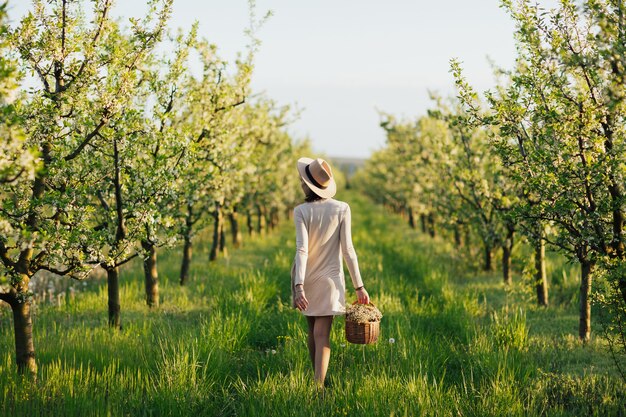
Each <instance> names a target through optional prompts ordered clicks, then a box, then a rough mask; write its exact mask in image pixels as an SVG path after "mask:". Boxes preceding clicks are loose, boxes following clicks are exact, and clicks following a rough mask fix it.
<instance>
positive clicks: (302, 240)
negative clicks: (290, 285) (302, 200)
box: [293, 207, 309, 285]
mask: <svg viewBox="0 0 626 417" xmlns="http://www.w3.org/2000/svg"><path fill="white" fill-rule="evenodd" d="M293 219H294V222H295V224H296V259H295V269H296V271H295V279H294V285H298V284H304V276H305V274H306V262H307V259H308V257H309V232H308V231H307V229H306V224H305V223H304V217H303V215H302V211H301V210H298V208H297V207H296V208H295V209H294V211H293Z"/></svg>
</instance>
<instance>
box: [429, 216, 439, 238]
mask: <svg viewBox="0 0 626 417" xmlns="http://www.w3.org/2000/svg"><path fill="white" fill-rule="evenodd" d="M428 233H429V234H430V237H435V236H436V234H437V233H436V231H435V216H434V215H433V214H432V213H430V214H429V215H428Z"/></svg>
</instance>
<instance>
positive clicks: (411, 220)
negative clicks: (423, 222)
mask: <svg viewBox="0 0 626 417" xmlns="http://www.w3.org/2000/svg"><path fill="white" fill-rule="evenodd" d="M407 211H408V212H409V226H411V229H415V226H416V225H415V214H414V213H413V207H408V208H407Z"/></svg>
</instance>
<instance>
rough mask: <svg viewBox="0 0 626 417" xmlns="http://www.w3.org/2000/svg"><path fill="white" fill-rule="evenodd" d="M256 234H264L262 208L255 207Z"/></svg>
mask: <svg viewBox="0 0 626 417" xmlns="http://www.w3.org/2000/svg"><path fill="white" fill-rule="evenodd" d="M256 207H257V232H258V233H259V234H263V233H265V226H266V222H265V210H264V208H263V207H262V206H260V205H257V206H256Z"/></svg>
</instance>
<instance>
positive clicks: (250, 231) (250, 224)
mask: <svg viewBox="0 0 626 417" xmlns="http://www.w3.org/2000/svg"><path fill="white" fill-rule="evenodd" d="M246 224H247V226H248V235H249V236H254V221H253V220H252V211H250V210H248V211H247V212H246Z"/></svg>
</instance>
